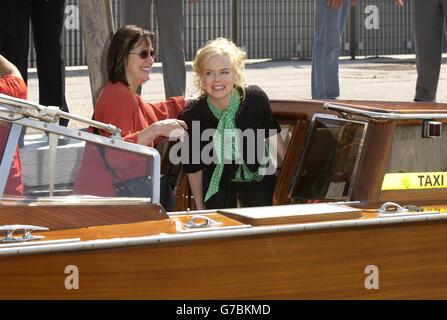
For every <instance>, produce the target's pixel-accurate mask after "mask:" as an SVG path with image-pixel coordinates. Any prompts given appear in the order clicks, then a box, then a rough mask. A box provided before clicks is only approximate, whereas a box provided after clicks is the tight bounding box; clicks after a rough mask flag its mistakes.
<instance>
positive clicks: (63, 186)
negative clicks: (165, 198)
mask: <svg viewBox="0 0 447 320" xmlns="http://www.w3.org/2000/svg"><path fill="white" fill-rule="evenodd" d="M8 126H9V125H7V124H4V123H1V125H0V133H1V139H0V148H1V149H2V150H3V145H4V144H5V143H6V140H7V137H8ZM56 140H57V146H56V148H50V147H49V135H48V134H47V133H46V132H43V131H39V130H37V129H31V128H28V129H27V130H26V135H25V137H24V139H23V144H22V145H20V147H19V146H17V147H16V149H15V151H14V156H13V160H12V165H11V166H10V173H9V175H8V178H7V181H6V186H5V191H4V194H3V197H4V198H8V197H24V198H28V197H32V198H40V197H48V196H74V195H77V196H93V197H135V198H148V199H151V198H152V193H153V189H152V188H153V186H152V181H151V179H152V170H153V169H152V166H153V158H152V157H151V156H148V155H147V154H142V153H141V152H137V151H135V152H133V151H129V150H122V149H119V148H117V147H112V146H111V145H102V144H99V143H94V142H89V141H83V140H79V139H75V138H69V137H66V136H64V137H62V136H58V137H57V138H56ZM128 145H129V144H128Z"/></svg>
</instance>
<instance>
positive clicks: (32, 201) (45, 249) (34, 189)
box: [0, 96, 447, 299]
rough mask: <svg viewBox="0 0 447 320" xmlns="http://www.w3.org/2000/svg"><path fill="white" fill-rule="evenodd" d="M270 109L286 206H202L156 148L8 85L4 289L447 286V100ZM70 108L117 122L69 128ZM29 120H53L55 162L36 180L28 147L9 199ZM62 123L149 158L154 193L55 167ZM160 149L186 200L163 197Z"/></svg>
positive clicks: (336, 294) (241, 290) (1, 250)
mask: <svg viewBox="0 0 447 320" xmlns="http://www.w3.org/2000/svg"><path fill="white" fill-rule="evenodd" d="M272 108H273V111H274V115H275V117H276V119H277V120H278V121H279V123H280V124H281V126H282V127H283V129H284V132H283V134H284V137H285V140H286V144H287V147H288V149H287V154H286V157H285V159H284V161H283V163H282V166H281V168H279V169H278V172H277V182H276V187H275V192H274V196H273V202H274V204H275V206H272V207H260V208H235V209H225V210H208V211H194V210H188V209H187V208H192V205H191V198H190V196H189V191H188V188H187V183H186V180H185V178H184V176H183V175H182V174H181V172H180V173H179V171H178V167H177V168H175V167H174V166H169V165H166V162H165V161H164V159H165V158H164V157H161V158H160V156H159V154H158V152H156V151H155V150H154V149H151V148H147V147H142V146H136V145H133V144H129V143H126V142H125V141H122V140H120V138H119V135H118V134H117V131H116V129H115V128H114V127H113V126H107V125H104V124H101V123H97V122H93V121H91V120H87V119H82V118H80V117H75V116H74V115H67V114H64V113H62V112H60V111H57V110H54V109H51V108H46V107H43V106H39V105H35V104H31V103H29V102H25V101H21V100H17V99H11V98H9V97H6V96H1V97H0V114H1V119H2V120H1V126H2V127H3V128H6V129H7V134H2V137H1V139H0V142H1V143H0V145H1V147H2V149H3V157H2V162H1V164H0V178H1V179H0V191H1V194H2V195H3V198H2V201H1V205H0V231H1V232H2V233H3V239H2V240H1V242H0V279H1V283H2V285H1V286H0V298H1V299H410V298H411V299H413V298H434V299H438V298H440V299H445V298H447V276H446V274H445V269H446V268H447V251H446V250H444V247H445V245H446V244H447V215H445V214H444V213H445V212H446V208H447V197H446V195H447V193H446V188H447V173H446V170H447V163H446V161H447V160H446V159H447V157H446V156H445V152H446V151H445V145H446V143H445V139H447V134H446V133H445V130H443V129H442V123H444V122H445V119H446V118H447V105H443V104H415V103H386V102H367V101H332V102H327V101H272ZM60 116H63V117H71V118H72V119H73V117H75V118H76V119H77V120H81V121H84V122H85V123H86V124H88V125H91V126H97V127H100V128H101V129H104V130H109V131H110V132H113V135H112V137H111V138H105V137H102V136H97V135H94V134H91V133H89V132H86V131H82V130H77V129H73V128H64V127H60V126H58V125H57V124H56V122H57V119H58V117H60ZM22 126H27V127H29V128H33V130H41V131H44V132H46V133H48V134H49V145H48V146H45V147H43V149H42V150H43V151H42V150H40V149H39V151H36V153H38V152H42V153H43V154H45V155H46V156H45V157H44V158H45V161H46V163H48V171H47V172H48V174H44V175H43V176H44V178H36V179H34V180H36V181H40V182H41V185H40V186H36V185H34V186H32V185H31V184H27V181H25V180H26V179H25V178H27V179H29V181H31V180H32V178H33V177H32V175H29V174H28V173H26V170H27V169H26V168H25V167H26V166H25V164H26V163H27V165H29V162H26V159H25V152H24V151H23V150H22V151H21V156H22V163H23V164H24V170H23V180H24V184H25V192H24V195H23V196H21V197H11V196H9V195H7V194H4V189H5V185H6V183H7V178H8V172H9V168H10V166H11V161H12V158H13V153H14V150H15V148H16V143H17V141H18V136H19V133H20V131H21V127H22ZM58 135H63V136H65V137H69V138H71V139H77V141H78V142H79V144H80V145H83V146H85V144H86V143H90V144H93V143H96V144H99V145H103V146H104V147H105V148H111V149H113V150H124V151H125V152H129V153H130V152H132V153H137V154H138V155H139V156H142V157H145V158H146V160H147V163H148V167H149V171H148V172H150V175H151V177H152V181H153V184H152V190H151V197H149V198H136V199H132V198H111V197H91V196H90V197H89V196H85V195H76V196H75V195H73V194H72V193H73V191H72V190H70V188H72V181H71V180H70V179H72V178H70V177H72V176H73V175H71V176H70V174H65V175H64V177H65V179H66V180H63V179H62V180H60V178H58V177H57V172H58V170H59V169H58V168H59V167H60V166H59V167H58V163H61V162H63V163H65V164H67V163H69V160H68V158H64V156H67V152H68V151H67V150H68V148H67V147H66V146H59V147H57V136H58ZM71 146H72V147H71V148H72V149H73V144H72V145H71ZM72 149H70V150H72ZM82 152H83V147H81V153H82ZM61 155H62V156H61ZM75 158H76V157H75ZM76 159H79V158H76ZM160 163H161V164H162V165H161V167H162V168H161V172H162V173H164V174H168V175H170V176H171V178H172V179H173V180H175V183H176V195H177V209H179V210H183V211H175V212H166V211H165V210H164V208H163V207H162V206H160V205H159V204H158V199H159V190H158V183H157V181H159V178H160ZM36 166H38V167H39V165H38V164H36ZM74 168H75V169H76V168H77V165H74ZM25 169H26V170H25ZM44 170H47V169H46V168H44V167H43V166H42V165H40V167H39V170H37V171H36V173H35V174H36V175H38V174H40V172H41V171H44ZM59 171H60V170H59ZM62 173H64V172H62ZM27 174H28V175H27ZM74 174H76V173H74ZM67 176H70V177H68V178H67ZM174 178H175V179H174ZM92 179H95V177H92ZM42 181H43V182H42ZM67 181H68V182H67ZM42 184H43V185H44V187H42ZM43 189H45V190H43ZM45 194H46V196H44V195H45Z"/></svg>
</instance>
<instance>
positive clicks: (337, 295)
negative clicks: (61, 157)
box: [0, 221, 447, 299]
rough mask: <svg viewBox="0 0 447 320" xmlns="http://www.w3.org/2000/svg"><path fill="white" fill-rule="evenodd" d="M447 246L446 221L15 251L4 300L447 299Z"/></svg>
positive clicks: (1, 264) (1, 269)
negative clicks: (74, 277)
mask: <svg viewBox="0 0 447 320" xmlns="http://www.w3.org/2000/svg"><path fill="white" fill-rule="evenodd" d="M446 243H447V223H446V222H444V221H436V222H423V223H403V224H398V225H382V226H370V227H358V228H348V229H325V230H318V231H305V232H291V233H280V234H267V235H257V236H248V237H238V238H226V239H209V240H201V241H187V242H177V243H168V244H159V245H146V246H138V247H127V248H120V249H110V250H96V251H83V252H71V253H60V254H59V253H53V254H38V255H24V256H9V257H2V258H1V259H0V279H2V286H1V287H0V299H36V298H37V299H113V298H120V299H251V298H253V299H264V298H266V299H267V298H268V299H384V298H393V299H407V298H408V299H409V298H413V299H414V298H431V299H438V298H443V299H446V298H447V289H446V288H447V273H446V272H445V270H447V251H446V250H445V246H446ZM68 265H75V266H77V268H78V270H79V289H78V290H67V289H66V288H65V286H64V283H65V280H66V277H68V276H69V275H67V274H65V273H64V270H65V268H66V267H67V266H68ZM368 266H376V267H377V268H378V274H377V276H378V281H379V282H378V285H379V289H377V290H374V289H372V290H368V289H366V288H365V282H366V283H368V282H369V280H368V278H367V277H368V276H369V274H367V273H365V269H366V268H367V267H368Z"/></svg>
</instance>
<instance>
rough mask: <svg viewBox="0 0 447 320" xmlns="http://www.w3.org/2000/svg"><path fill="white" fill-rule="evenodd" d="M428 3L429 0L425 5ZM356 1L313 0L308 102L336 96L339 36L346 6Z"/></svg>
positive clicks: (344, 23) (344, 19)
mask: <svg viewBox="0 0 447 320" xmlns="http://www.w3.org/2000/svg"><path fill="white" fill-rule="evenodd" d="M404 1H405V0H394V3H395V4H397V5H400V6H401V5H403V4H404ZM415 1H416V2H417V1H418V0H415ZM424 1H425V0H421V1H420V2H424ZM430 1H432V0H429V1H428V2H430ZM357 2H358V0H315V37H314V46H313V52H312V99H335V98H337V97H338V96H339V95H340V85H339V81H338V60H339V56H340V47H341V37H342V35H343V31H344V29H345V26H346V20H347V17H348V13H349V4H351V6H355V5H357Z"/></svg>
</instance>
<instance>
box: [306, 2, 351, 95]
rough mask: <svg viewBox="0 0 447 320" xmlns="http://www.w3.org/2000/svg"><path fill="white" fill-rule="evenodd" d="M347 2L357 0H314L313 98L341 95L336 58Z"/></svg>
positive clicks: (346, 13) (338, 51) (346, 11)
mask: <svg viewBox="0 0 447 320" xmlns="http://www.w3.org/2000/svg"><path fill="white" fill-rule="evenodd" d="M350 2H351V4H352V5H356V4H357V0H315V37H314V45H313V51H312V99H335V98H337V97H338V96H339V95H340V86H339V83H338V59H339V56H340V47H341V36H342V34H343V30H344V28H345V25H346V19H347V17H348V12H349V3H350Z"/></svg>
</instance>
